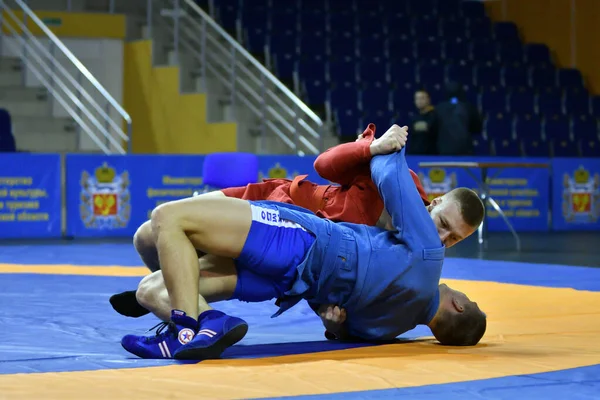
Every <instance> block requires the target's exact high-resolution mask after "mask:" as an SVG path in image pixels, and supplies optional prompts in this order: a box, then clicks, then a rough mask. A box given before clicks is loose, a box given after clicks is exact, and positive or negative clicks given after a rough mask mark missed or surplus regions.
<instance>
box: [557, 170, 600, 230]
mask: <svg viewBox="0 0 600 400" xmlns="http://www.w3.org/2000/svg"><path fill="white" fill-rule="evenodd" d="M552 186H553V188H552V228H553V229H554V230H558V231H565V230H574V231H582V230H600V160H599V159H594V158H580V159H577V158H575V159H573V158H571V159H569V158H556V159H554V160H553V163H552Z"/></svg>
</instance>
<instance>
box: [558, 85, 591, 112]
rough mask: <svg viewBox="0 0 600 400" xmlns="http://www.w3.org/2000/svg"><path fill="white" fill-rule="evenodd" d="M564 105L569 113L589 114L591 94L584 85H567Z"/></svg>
mask: <svg viewBox="0 0 600 400" xmlns="http://www.w3.org/2000/svg"><path fill="white" fill-rule="evenodd" d="M564 96H565V98H564V105H565V111H566V112H567V114H589V113H590V95H589V94H588V92H587V90H586V89H585V88H583V87H577V86H572V87H567V88H565V91H564Z"/></svg>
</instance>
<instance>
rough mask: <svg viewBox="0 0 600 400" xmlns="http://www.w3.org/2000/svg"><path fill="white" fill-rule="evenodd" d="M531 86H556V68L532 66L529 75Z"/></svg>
mask: <svg viewBox="0 0 600 400" xmlns="http://www.w3.org/2000/svg"><path fill="white" fill-rule="evenodd" d="M529 79H530V83H531V86H533V87H535V88H544V87H549V86H556V70H555V69H554V68H552V67H550V68H535V67H534V68H532V69H531V71H530V75H529Z"/></svg>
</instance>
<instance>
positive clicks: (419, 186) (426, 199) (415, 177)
mask: <svg viewBox="0 0 600 400" xmlns="http://www.w3.org/2000/svg"><path fill="white" fill-rule="evenodd" d="M408 172H410V176H411V178H412V180H413V182H414V183H415V186H416V187H417V190H418V191H419V196H421V200H423V205H426V206H428V205H429V204H431V202H430V201H429V197H427V193H426V192H425V188H423V185H422V184H421V180H420V179H419V176H418V175H417V174H416V173H415V172H414V171H413V170H412V169H409V170H408Z"/></svg>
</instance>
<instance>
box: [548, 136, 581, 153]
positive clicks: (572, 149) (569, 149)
mask: <svg viewBox="0 0 600 400" xmlns="http://www.w3.org/2000/svg"><path fill="white" fill-rule="evenodd" d="M552 149H553V150H554V151H553V156H554V157H579V149H578V146H577V143H575V142H573V141H571V140H568V139H563V140H555V141H554V142H553V146H552Z"/></svg>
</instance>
